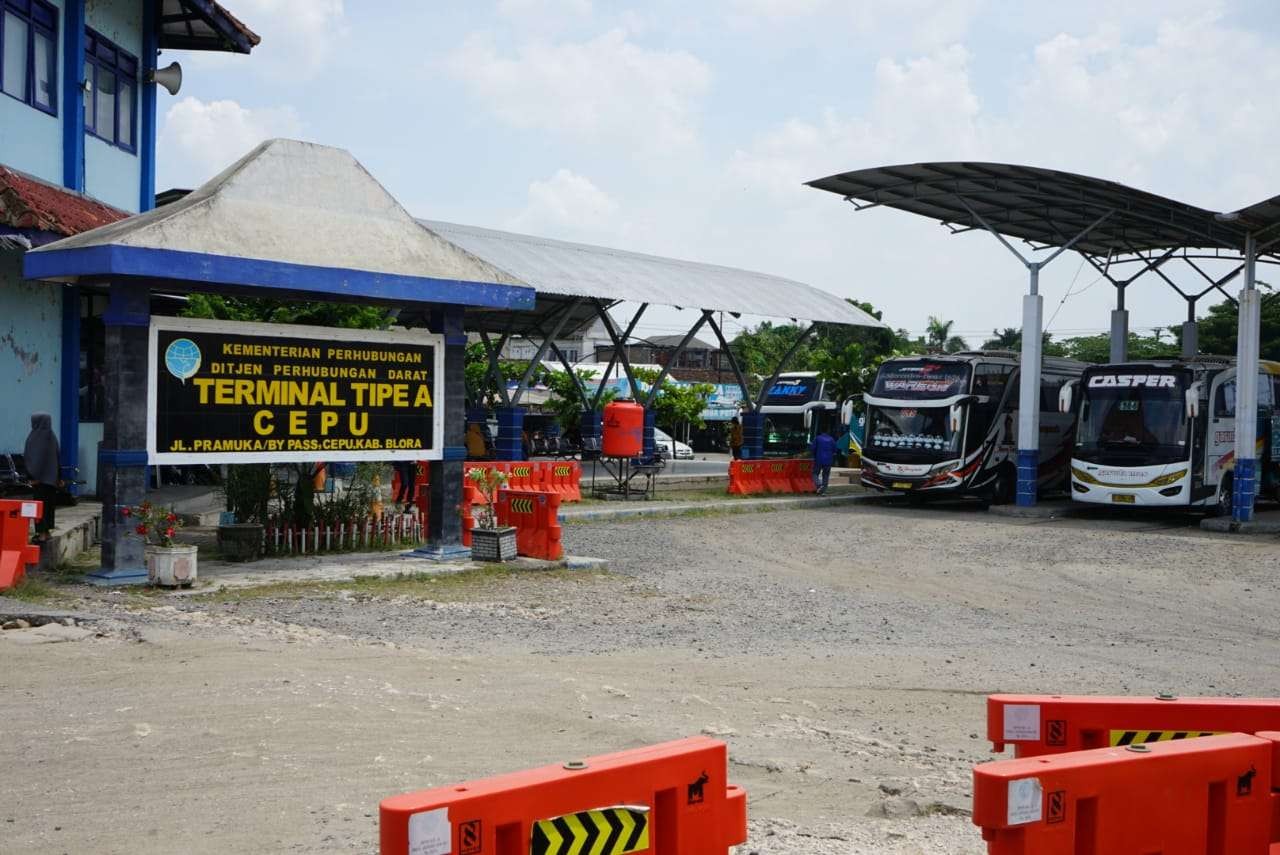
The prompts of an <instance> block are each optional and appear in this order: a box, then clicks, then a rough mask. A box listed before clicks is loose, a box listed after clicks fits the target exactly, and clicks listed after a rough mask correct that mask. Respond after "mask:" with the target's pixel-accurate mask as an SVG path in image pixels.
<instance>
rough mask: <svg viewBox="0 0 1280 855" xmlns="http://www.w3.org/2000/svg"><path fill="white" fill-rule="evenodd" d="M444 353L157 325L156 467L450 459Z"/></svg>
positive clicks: (393, 336) (418, 346)
mask: <svg viewBox="0 0 1280 855" xmlns="http://www.w3.org/2000/svg"><path fill="white" fill-rule="evenodd" d="M443 360H444V347H443V342H442V340H441V337H440V336H438V335H433V334H431V333H425V332H417V331H403V332H383V331H378V330H346V329H333V328H329V327H302V326H289V325H283V324H248V323H236V322H230V321H208V320H196V319H188V318H154V319H152V322H151V343H150V363H149V365H150V369H149V374H148V388H147V417H148V420H147V452H148V457H149V459H150V462H151V463H175V464H178V463H274V462H286V461H291V460H292V461H310V460H333V461H353V460H426V459H439V458H440V457H441V456H442V454H441V451H442V449H441V443H440V438H441V436H442V432H443V415H444V414H443V410H442V409H441V406H440V404H441V403H442V402H443V394H444V388H443V384H442V380H443Z"/></svg>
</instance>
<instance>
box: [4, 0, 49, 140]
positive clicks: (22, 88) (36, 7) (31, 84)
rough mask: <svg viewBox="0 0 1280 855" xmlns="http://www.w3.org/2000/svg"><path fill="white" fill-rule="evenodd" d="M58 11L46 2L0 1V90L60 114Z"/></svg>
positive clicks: (40, 0)
mask: <svg viewBox="0 0 1280 855" xmlns="http://www.w3.org/2000/svg"><path fill="white" fill-rule="evenodd" d="M57 44H58V10H57V9H55V8H54V7H52V6H50V5H49V4H48V3H45V2H44V0H0V90H3V91H4V93H5V94H6V95H11V96H13V97H14V98H17V99H18V100H19V101H22V102H23V103H25V104H30V105H31V106H32V107H35V108H36V109H37V110H43V111H44V112H46V113H49V114H50V115H53V116H56V115H58V48H57Z"/></svg>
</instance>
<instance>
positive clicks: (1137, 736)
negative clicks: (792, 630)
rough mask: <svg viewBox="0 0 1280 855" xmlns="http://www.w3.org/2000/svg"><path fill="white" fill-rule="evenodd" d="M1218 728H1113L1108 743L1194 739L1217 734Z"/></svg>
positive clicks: (1113, 745)
mask: <svg viewBox="0 0 1280 855" xmlns="http://www.w3.org/2000/svg"><path fill="white" fill-rule="evenodd" d="M1221 732H1222V731H1218V730H1113V731H1111V733H1110V734H1109V736H1110V739H1109V740H1108V743H1109V744H1110V745H1111V747H1112V748H1117V747H1119V746H1122V745H1146V744H1148V743H1150V742H1172V741H1174V740H1175V739H1195V738H1197V737H1200V736H1217V735H1218V734H1219V733H1221Z"/></svg>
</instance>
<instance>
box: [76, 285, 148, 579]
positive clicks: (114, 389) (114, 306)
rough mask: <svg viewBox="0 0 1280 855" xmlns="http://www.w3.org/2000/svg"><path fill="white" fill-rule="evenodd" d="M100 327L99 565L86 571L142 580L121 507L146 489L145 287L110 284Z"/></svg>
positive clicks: (137, 548)
mask: <svg viewBox="0 0 1280 855" xmlns="http://www.w3.org/2000/svg"><path fill="white" fill-rule="evenodd" d="M110 294H111V296H110V299H109V301H108V304H107V311H106V314H104V315H103V318H102V320H103V324H104V325H105V327H106V370H105V371H104V372H103V376H104V378H105V382H106V390H105V393H106V400H105V404H106V406H105V408H104V409H105V423H104V424H103V432H102V448H101V449H100V450H99V452H98V471H99V473H100V474H99V478H100V483H101V484H102V485H103V488H104V491H105V495H103V496H102V567H101V569H99V570H98V571H96V572H94V573H90V574H89V577H88V578H89V581H90V582H93V583H94V584H98V585H123V584H139V583H142V582H146V581H147V568H146V560H145V558H144V557H143V552H142V547H143V543H142V538H141V537H139V536H138V535H136V534H134V533H133V525H132V524H131V523H130V522H129V520H128V519H126V518H125V517H124V515H123V514H122V513H121V511H122V509H124V508H127V507H130V506H136V505H138V504H141V503H142V501H143V500H144V499H145V498H146V492H147V372H148V366H147V328H148V325H149V324H150V322H151V296H150V293H149V292H148V290H147V288H146V286H143V285H137V284H134V283H131V282H113V283H111V292H110Z"/></svg>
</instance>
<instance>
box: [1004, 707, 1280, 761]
mask: <svg viewBox="0 0 1280 855" xmlns="http://www.w3.org/2000/svg"><path fill="white" fill-rule="evenodd" d="M1264 730H1275V731H1280V698H1173V697H1163V696H1162V697H1159V698H1124V697H1096V698H1095V697H1081V696H1073V695H991V696H989V697H988V698H987V738H988V739H990V740H991V742H992V747H993V748H994V749H995V750H996V751H1003V750H1004V746H1005V745H1012V746H1013V748H1014V753H1015V756H1018V757H1036V756H1039V755H1042V754H1059V753H1062V752H1066V751H1081V750H1085V749H1090V748H1105V747H1109V746H1124V745H1130V744H1148V743H1156V742H1169V741H1180V740H1183V739H1188V738H1191V737H1198V736H1205V735H1208V734H1213V733H1258V732H1259V731H1264Z"/></svg>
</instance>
